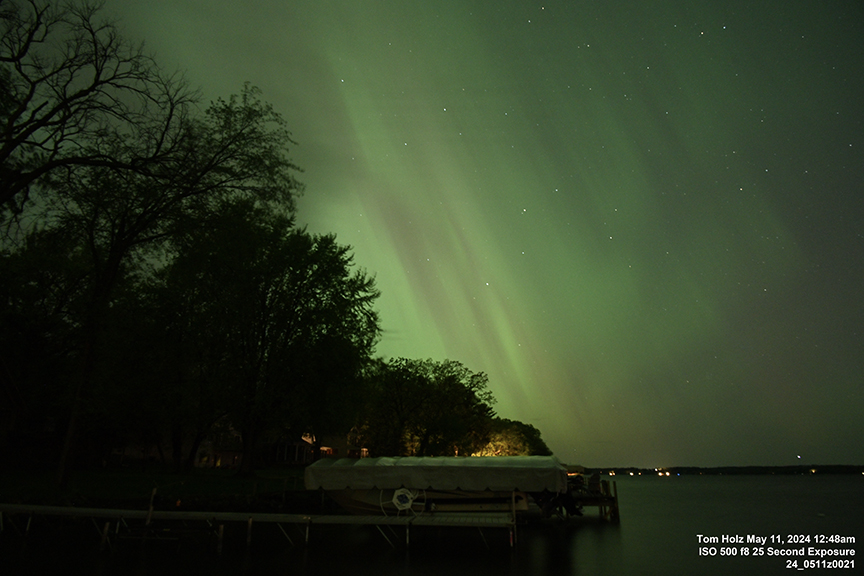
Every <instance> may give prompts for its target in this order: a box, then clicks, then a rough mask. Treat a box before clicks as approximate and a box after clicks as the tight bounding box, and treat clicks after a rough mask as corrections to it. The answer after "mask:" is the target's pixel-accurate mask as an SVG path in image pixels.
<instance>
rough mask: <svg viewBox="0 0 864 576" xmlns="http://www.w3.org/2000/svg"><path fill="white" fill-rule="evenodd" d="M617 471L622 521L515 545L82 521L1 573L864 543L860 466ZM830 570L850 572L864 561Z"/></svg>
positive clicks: (669, 564) (557, 561) (493, 562)
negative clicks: (116, 531)
mask: <svg viewBox="0 0 864 576" xmlns="http://www.w3.org/2000/svg"><path fill="white" fill-rule="evenodd" d="M615 480H616V481H617V483H618V492H619V500H620V505H621V523H620V525H613V524H609V523H606V522H600V521H597V520H596V518H595V517H594V515H595V514H596V509H586V518H584V519H581V520H580V521H578V522H575V523H573V524H571V525H570V526H566V527H565V526H546V527H540V526H530V527H526V528H522V529H521V530H520V531H519V540H518V543H517V546H516V547H515V549H511V548H510V547H509V545H508V537H507V533H506V532H505V531H503V530H485V531H484V533H483V534H482V535H481V534H480V533H479V531H477V530H476V529H474V530H470V529H464V530H461V529H460V530H445V531H440V530H436V529H421V528H414V529H412V532H411V547H410V549H409V550H407V551H406V550H405V548H404V546H400V547H398V548H397V549H393V548H391V547H390V546H389V545H388V544H387V542H386V541H385V540H384V538H383V537H382V536H381V535H380V534H379V533H378V532H377V530H376V529H375V528H369V527H356V528H354V527H319V528H317V529H316V528H313V530H312V534H311V536H312V539H311V542H310V544H309V546H304V545H303V544H302V541H303V537H302V533H301V532H300V531H299V530H297V529H296V528H294V530H295V532H291V531H289V535H290V536H291V537H292V539H293V540H294V542H295V545H294V546H291V545H290V544H289V543H288V541H287V540H286V539H285V538H284V536H282V534H281V533H279V532H278V529H277V528H275V527H274V526H264V525H260V526H256V527H255V529H254V532H253V543H252V548H251V552H249V553H248V554H247V553H246V551H245V526H240V525H229V526H228V527H227V528H226V535H225V541H226V545H225V550H224V553H223V555H222V556H221V557H216V555H215V553H214V543H213V541H212V540H208V539H196V538H189V539H186V540H183V541H181V542H180V543H179V546H178V544H177V543H176V542H175V543H167V542H150V543H149V544H148V546H147V547H146V549H142V547H141V546H140V545H139V544H138V543H137V542H131V541H130V542H121V543H118V544H117V545H115V546H114V547H113V549H112V550H109V551H105V552H99V550H98V545H99V539H98V535H97V532H96V528H95V526H92V527H87V526H82V527H81V528H82V530H81V531H80V534H77V536H76V537H75V538H65V537H64V538H59V537H56V536H55V535H54V533H52V532H50V531H48V529H49V528H48V527H44V528H43V529H42V530H41V532H40V530H35V529H34V534H33V535H32V536H31V537H30V538H29V539H28V541H27V542H26V545H25V544H24V543H23V542H22V540H21V539H20V537H17V536H15V537H12V536H10V535H9V534H6V535H4V536H3V537H2V538H0V545H2V547H0V553H2V558H0V560H2V565H0V573H2V574H39V575H42V574H68V573H70V569H74V572H75V573H82V574H93V575H98V574H135V575H141V576H171V575H175V574H177V575H179V574H184V575H188V574H206V575H214V576H215V575H222V574H226V575H227V574H254V575H269V574H297V575H322V576H331V575H334V574H352V575H354V574H358V575H359V574H375V575H390V574H405V575H411V576H420V575H430V576H431V575H436V576H438V575H447V576H460V575H470V576H487V575H489V576H492V575H495V576H499V575H519V576H522V575H546V574H549V575H552V574H554V575H556V576H567V575H575V574H592V575H593V574H596V575H604V574H610V575H611V574H706V575H711V574H780V573H787V574H788V573H790V572H789V570H788V569H787V568H786V559H785V558H779V557H768V556H762V557H754V556H752V555H751V556H746V557H745V556H740V555H739V556H736V557H720V556H719V555H718V556H714V557H707V556H706V557H700V556H699V554H698V550H699V547H700V544H699V542H698V540H697V535H698V534H702V535H705V536H721V535H723V534H727V535H741V536H744V537H745V538H746V536H747V535H748V534H756V535H762V536H770V535H772V534H773V535H779V536H782V537H784V538H785V537H786V536H787V535H789V534H803V535H816V534H824V535H832V534H835V535H840V536H844V537H849V536H852V537H854V538H855V539H856V543H853V544H843V545H837V546H833V545H822V547H826V546H827V547H838V548H854V549H855V551H856V553H858V552H862V551H864V544H862V543H864V540H862V538H864V519H862V514H864V476H827V475H826V476H820V475H818V474H817V475H813V476H681V477H669V478H665V477H664V478H658V477H653V476H650V477H646V476H643V477H634V478H630V477H621V476H617V477H616V478H615ZM398 533H399V535H400V536H402V532H401V531H398ZM40 536H41V537H40ZM391 538H392V536H391ZM769 545H770V544H769ZM741 546H742V545H736V546H735V548H739V549H740V548H741ZM717 547H718V548H719V547H720V545H717ZM752 547H753V546H752V545H751V546H750V548H752ZM786 547H787V548H791V547H793V546H791V545H790V546H786ZM718 554H719V553H718ZM855 559H856V564H858V557H857V556H856V557H855ZM799 564H800V563H799ZM810 572H811V573H812V572H813V571H812V570H811V571H810ZM816 572H818V573H825V572H826V571H825V570H817V571H816ZM831 572H832V573H835V574H836V573H838V572H839V573H848V574H853V573H858V572H861V568H860V567H858V568H857V569H856V570H844V571H838V570H831Z"/></svg>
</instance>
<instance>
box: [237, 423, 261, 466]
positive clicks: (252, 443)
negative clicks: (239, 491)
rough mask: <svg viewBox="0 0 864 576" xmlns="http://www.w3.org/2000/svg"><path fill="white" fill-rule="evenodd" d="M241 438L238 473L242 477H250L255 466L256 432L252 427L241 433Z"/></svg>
mask: <svg viewBox="0 0 864 576" xmlns="http://www.w3.org/2000/svg"><path fill="white" fill-rule="evenodd" d="M241 436H242V438H243V457H242V458H241V459H240V471H239V473H240V474H241V475H243V476H251V475H252V473H253V471H254V469H255V468H254V465H255V462H254V460H255V448H256V447H257V445H258V431H257V430H255V429H254V427H250V428H247V429H246V430H244V431H243V432H242V433H241Z"/></svg>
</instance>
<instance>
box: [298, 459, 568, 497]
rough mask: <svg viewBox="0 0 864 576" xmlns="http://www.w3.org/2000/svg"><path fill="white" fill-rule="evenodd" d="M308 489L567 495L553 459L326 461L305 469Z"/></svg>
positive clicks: (561, 467)
mask: <svg viewBox="0 0 864 576" xmlns="http://www.w3.org/2000/svg"><path fill="white" fill-rule="evenodd" d="M305 484H306V488H307V489H308V490H317V489H319V488H323V489H324V490H344V489H354V490H369V489H372V488H377V489H380V490H387V489H396V488H410V489H412V490H418V489H424V490H468V491H483V490H492V491H496V492H498V491H512V490H522V491H524V492H542V491H543V490H549V491H550V492H565V491H566V490H567V468H565V467H564V465H562V464H561V462H559V461H558V459H557V458H556V457H554V456H490V457H434V458H420V457H399V458H361V459H357V458H339V459H331V458H325V459H322V460H319V461H318V462H315V463H314V464H312V465H310V466H308V467H307V468H306V475H305Z"/></svg>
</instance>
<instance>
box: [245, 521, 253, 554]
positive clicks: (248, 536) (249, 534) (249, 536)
mask: <svg viewBox="0 0 864 576" xmlns="http://www.w3.org/2000/svg"><path fill="white" fill-rule="evenodd" d="M251 546H252V517H251V516H250V517H249V523H248V526H247V528H246V550H247V551H248V550H249V548H250V547H251Z"/></svg>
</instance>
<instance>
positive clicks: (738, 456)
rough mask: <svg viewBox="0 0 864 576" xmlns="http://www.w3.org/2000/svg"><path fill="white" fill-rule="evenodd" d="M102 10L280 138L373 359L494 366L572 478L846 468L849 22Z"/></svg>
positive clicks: (860, 176) (834, 18)
mask: <svg viewBox="0 0 864 576" xmlns="http://www.w3.org/2000/svg"><path fill="white" fill-rule="evenodd" d="M106 9H107V10H108V11H109V12H110V13H112V14H116V15H118V16H119V17H120V19H121V22H122V25H123V28H124V29H125V30H126V32H127V34H128V35H129V36H131V37H133V38H138V39H144V40H145V41H146V43H147V47H148V49H150V50H152V51H153V52H155V54H156V56H157V59H158V60H159V61H160V62H162V63H163V65H164V66H166V67H167V68H169V69H170V68H179V69H183V70H185V71H186V76H187V78H188V79H189V81H190V83H191V84H192V85H193V86H200V87H201V89H202V93H203V94H204V95H205V97H206V99H207V100H209V99H213V98H215V97H216V96H224V95H227V94H230V93H234V92H238V91H239V90H240V88H241V86H242V84H243V82H244V81H247V80H248V81H250V82H251V83H252V84H254V85H256V86H259V87H260V88H261V89H262V90H263V92H264V98H265V99H266V100H268V101H270V102H272V103H273V104H274V106H275V107H276V108H277V109H278V110H279V111H280V112H281V113H282V114H283V115H284V116H285V117H286V119H287V120H288V123H289V126H291V128H292V131H293V135H294V138H295V140H297V142H298V146H297V147H295V148H294V150H292V157H293V158H294V160H295V162H296V163H297V164H298V165H300V166H301V167H302V168H303V169H304V170H305V172H304V174H302V175H301V176H300V179H301V180H302V181H303V182H304V183H305V184H306V193H305V196H304V197H303V198H302V199H301V201H300V211H299V221H300V222H301V223H307V224H308V226H309V228H310V229H311V230H313V231H316V232H334V233H336V234H337V236H338V239H339V241H340V242H341V243H346V244H350V245H351V246H353V248H354V253H355V258H356V261H357V263H358V264H359V265H360V266H362V267H364V268H365V269H367V271H369V272H370V273H373V274H375V275H376V276H377V282H378V286H379V288H380V289H381V290H382V292H383V295H382V297H381V298H380V300H379V309H380V312H381V315H382V322H383V328H384V331H385V332H384V337H383V339H382V341H381V343H380V345H379V347H378V351H379V353H380V354H382V355H385V356H405V357H409V358H429V357H431V358H434V359H438V360H443V359H445V358H449V359H454V360H459V361H461V362H462V363H464V364H465V365H466V366H467V367H469V368H470V369H472V370H474V371H482V372H486V373H488V374H489V377H490V387H491V389H492V391H493V392H494V394H495V396H496V398H497V399H498V403H497V404H496V406H495V408H496V410H497V412H498V414H499V415H501V416H503V417H507V418H512V419H518V420H522V421H524V422H528V423H531V424H533V425H535V426H537V427H538V428H539V429H540V430H541V432H542V433H543V437H544V439H545V440H546V441H547V443H548V444H549V446H550V447H551V448H552V449H553V451H555V453H556V455H557V456H559V458H561V459H562V460H564V461H567V462H574V463H582V464H585V465H588V466H604V465H621V466H625V465H634V466H673V465H695V466H715V465H716V466H720V465H749V464H766V465H783V464H797V463H823V464H835V463H837V464H860V463H864V448H862V443H861V442H860V439H861V438H862V436H864V429H862V421H864V418H862V417H861V414H862V412H864V376H862V374H864V371H862V368H864V349H862V348H864V347H862V328H864V307H862V298H861V292H862V287H864V218H862V215H864V196H862V192H864V191H862V182H864V158H862V153H861V152H862V150H864V138H862V134H864V126H862V117H864V114H862V109H864V106H862V95H864V82H862V74H861V71H862V54H864V10H862V7H861V5H860V3H858V2H853V1H847V2H842V1H837V2H815V1H804V2H795V3H789V2H780V1H767V2H756V3H754V2H743V1H741V2H724V3H716V2H708V1H703V2H671V1H664V2H620V3H617V2H616V3H612V2H563V1H561V2H559V1H554V2H547V3H533V2H515V1H512V2H491V1H488V2H487V1H473V2H472V1H447V2H445V1H430V2H403V1H392V2H386V1H374V2H373V1H362V0H361V1H357V2H348V1H340V2H336V1H332V2H328V1H305V0H303V1H275V0H270V1H258V2H245V3H242V2H228V1H226V0H207V1H204V0H147V1H144V0H109V2H108V4H107V5H106ZM798 456H800V459H799V458H798Z"/></svg>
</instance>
